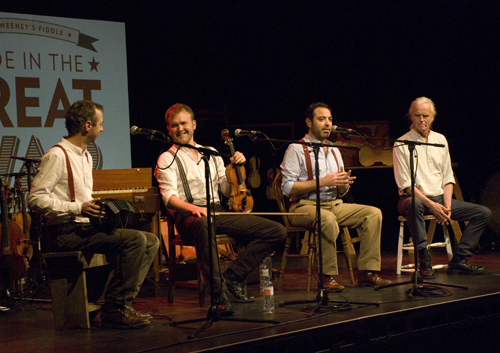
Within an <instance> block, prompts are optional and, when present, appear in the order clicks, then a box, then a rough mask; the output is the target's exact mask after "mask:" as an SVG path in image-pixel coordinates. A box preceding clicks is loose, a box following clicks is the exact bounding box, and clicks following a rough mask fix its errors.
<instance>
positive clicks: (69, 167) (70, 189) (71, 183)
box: [54, 145, 76, 220]
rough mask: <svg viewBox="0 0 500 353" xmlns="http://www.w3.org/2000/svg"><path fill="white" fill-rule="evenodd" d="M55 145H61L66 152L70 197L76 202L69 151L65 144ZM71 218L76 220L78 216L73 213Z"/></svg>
mask: <svg viewBox="0 0 500 353" xmlns="http://www.w3.org/2000/svg"><path fill="white" fill-rule="evenodd" d="M54 147H59V148H60V149H62V150H63V152H64V155H65V156H66V168H68V186H69V198H70V199H71V202H75V201H76V197H75V181H74V179H73V169H72V168H71V163H70V161H69V156H68V152H66V149H65V148H64V147H63V146H61V145H54ZM71 219H72V220H75V219H76V216H75V215H72V216H71Z"/></svg>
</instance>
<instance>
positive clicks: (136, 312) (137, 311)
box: [125, 305, 153, 320]
mask: <svg viewBox="0 0 500 353" xmlns="http://www.w3.org/2000/svg"><path fill="white" fill-rule="evenodd" d="M127 311H130V312H131V314H132V315H136V316H139V317H143V318H146V319H148V320H151V319H152V318H153V317H152V316H151V315H149V314H146V313H142V312H140V311H139V310H137V309H136V308H134V307H133V306H130V305H125V312H127Z"/></svg>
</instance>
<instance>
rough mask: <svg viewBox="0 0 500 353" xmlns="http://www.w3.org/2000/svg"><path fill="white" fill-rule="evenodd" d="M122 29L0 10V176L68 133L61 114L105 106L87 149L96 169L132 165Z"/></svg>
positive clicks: (15, 169) (121, 25)
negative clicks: (85, 103)
mask: <svg viewBox="0 0 500 353" xmlns="http://www.w3.org/2000/svg"><path fill="white" fill-rule="evenodd" d="M126 54H127V53H126V42H125V24H124V23H119V22H105V21H95V20H80V19H73V18H61V17H48V16H33V15H25V14H14V13H4V12H0V139H1V144H0V175H3V176H2V180H5V179H6V178H7V180H8V181H9V183H10V182H11V180H12V178H11V177H9V174H11V173H14V172H15V173H17V172H20V171H21V169H22V168H23V163H24V161H23V160H22V159H15V158H11V156H13V155H14V156H18V157H23V158H28V159H32V160H38V159H40V158H41V156H42V155H43V154H44V153H45V151H47V150H48V149H49V148H50V147H52V146H53V145H55V144H56V143H57V142H59V141H60V139H61V137H63V136H66V134H67V130H66V127H65V121H64V114H65V112H66V111H67V109H68V108H69V107H70V106H71V104H72V103H73V102H75V101H77V100H80V99H87V100H92V101H94V102H97V103H99V104H102V105H103V106H104V124H103V127H104V130H103V132H102V133H101V134H100V135H99V138H98V139H97V141H96V143H95V144H92V145H89V147H88V149H89V152H90V153H91V154H92V157H93V159H94V165H93V168H94V169H119V168H130V167H131V155H130V133H129V128H130V127H129V124H130V123H129V110H128V109H129V107H128V86H127V56H126Z"/></svg>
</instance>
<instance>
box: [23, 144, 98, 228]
mask: <svg viewBox="0 0 500 353" xmlns="http://www.w3.org/2000/svg"><path fill="white" fill-rule="evenodd" d="M58 144H59V145H61V146H63V147H64V149H65V150H66V152H67V153H68V156H69V160H70V163H71V168H72V171H73V179H74V184H75V202H71V198H70V191H69V185H68V169H67V166H66V156H65V155H64V152H63V150H61V149H60V148H59V147H52V148H51V149H49V150H48V151H47V153H45V155H44V156H43V157H42V159H41V162H40V165H39V166H38V170H37V173H36V175H35V178H34V179H33V182H32V184H31V190H30V194H29V198H28V206H29V208H30V209H32V210H33V211H37V212H40V213H42V214H44V216H45V218H46V220H47V225H54V224H61V223H66V222H69V221H71V220H72V219H71V217H72V216H76V218H75V220H74V221H75V222H80V223H89V222H90V220H89V219H88V218H87V217H82V216H81V213H82V204H83V203H84V202H87V201H89V200H91V199H92V187H93V179H92V156H91V155H90V153H89V152H88V151H87V150H85V151H84V150H82V149H81V148H80V147H77V146H75V145H73V144H72V143H70V142H68V141H67V140H66V139H64V138H63V139H61V141H60V142H59V143H58Z"/></svg>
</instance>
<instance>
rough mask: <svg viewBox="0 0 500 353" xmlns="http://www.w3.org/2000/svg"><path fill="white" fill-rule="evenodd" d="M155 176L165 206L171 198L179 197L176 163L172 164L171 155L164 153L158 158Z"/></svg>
mask: <svg viewBox="0 0 500 353" xmlns="http://www.w3.org/2000/svg"><path fill="white" fill-rule="evenodd" d="M155 176H156V180H158V185H159V187H160V193H161V197H162V199H163V202H164V204H165V205H168V200H170V198H171V197H172V196H177V197H179V194H178V192H177V163H175V162H174V157H173V156H172V154H171V153H169V152H165V153H163V154H162V155H161V156H160V158H158V163H157V165H156V170H155Z"/></svg>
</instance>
